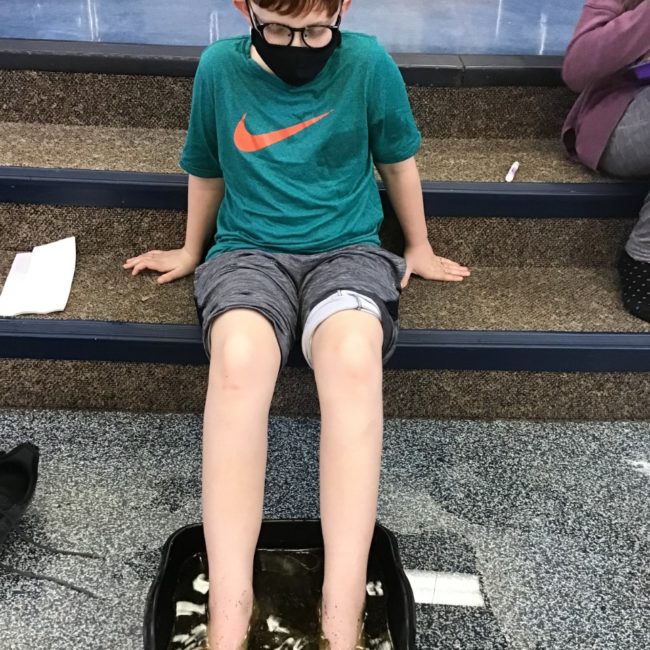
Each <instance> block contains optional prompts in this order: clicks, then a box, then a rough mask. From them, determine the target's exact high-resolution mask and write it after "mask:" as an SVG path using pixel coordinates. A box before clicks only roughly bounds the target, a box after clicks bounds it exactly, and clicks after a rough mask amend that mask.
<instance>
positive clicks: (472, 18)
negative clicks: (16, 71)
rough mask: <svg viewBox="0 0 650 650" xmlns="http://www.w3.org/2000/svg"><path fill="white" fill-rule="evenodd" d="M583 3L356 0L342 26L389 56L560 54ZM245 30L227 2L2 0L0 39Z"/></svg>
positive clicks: (169, 40)
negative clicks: (373, 39)
mask: <svg viewBox="0 0 650 650" xmlns="http://www.w3.org/2000/svg"><path fill="white" fill-rule="evenodd" d="M582 4H583V2H582V0H408V2H399V1H398V0H354V3H353V5H352V9H351V11H350V12H349V14H348V15H347V16H346V18H345V21H344V27H345V28H347V29H351V30H356V31H363V32H368V33H371V34H375V35H376V36H378V37H379V39H380V40H381V41H382V43H383V44H384V45H385V46H386V48H387V49H388V50H389V51H391V52H451V53H460V54H462V53H464V54H469V53H501V54H562V53H563V52H564V50H565V48H566V45H567V43H568V42H569V39H570V37H571V34H572V33H573V28H574V26H575V23H576V21H577V18H578V15H579V13H580V9H581V7H582ZM245 29H246V26H245V23H244V21H243V19H242V18H241V17H240V16H239V14H237V12H236V11H235V9H234V8H233V6H232V3H231V1H230V0H188V1H187V2H174V1H173V0H131V1H127V0H2V2H0V38H3V37H4V38H36V39H55V40H75V41H76V40H80V41H102V42H118V43H159V44H178V45H207V44H208V43H210V42H212V41H214V40H216V39H219V38H224V37H227V36H232V35H235V34H240V33H242V32H244V31H245Z"/></svg>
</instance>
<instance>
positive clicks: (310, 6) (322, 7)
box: [255, 0, 341, 16]
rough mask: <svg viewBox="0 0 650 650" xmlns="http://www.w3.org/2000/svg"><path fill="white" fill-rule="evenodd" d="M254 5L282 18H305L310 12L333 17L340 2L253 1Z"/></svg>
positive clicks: (334, 0) (321, 0)
mask: <svg viewBox="0 0 650 650" xmlns="http://www.w3.org/2000/svg"><path fill="white" fill-rule="evenodd" d="M255 4H256V5H257V6H258V7H261V8H262V9H267V10H268V11H276V12H277V13H279V14H281V15H282V16H305V15H306V14H308V13H311V12H312V11H326V12H327V14H328V15H330V16H333V15H334V14H335V13H336V12H337V11H338V9H339V6H340V5H341V0H255Z"/></svg>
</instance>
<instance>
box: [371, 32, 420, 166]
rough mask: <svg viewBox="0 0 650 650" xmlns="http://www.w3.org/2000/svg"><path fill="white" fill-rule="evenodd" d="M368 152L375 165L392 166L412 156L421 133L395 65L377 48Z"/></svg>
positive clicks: (372, 82) (384, 52) (372, 86)
mask: <svg viewBox="0 0 650 650" xmlns="http://www.w3.org/2000/svg"><path fill="white" fill-rule="evenodd" d="M368 122H369V129H370V149H371V152H372V157H373V159H374V162H375V163H384V164H391V163H397V162H402V161H403V160H407V159H408V158H411V157H412V156H414V155H415V154H416V153H417V151H418V149H419V148H420V142H421V137H420V132H419V131H418V127H417V125H416V123H415V119H414V118H413V112H412V111H411V105H410V103H409V99H408V95H407V94H406V86H405V84H404V80H403V79H402V75H401V73H400V71H399V68H398V67H397V64H396V63H395V61H393V59H392V58H391V57H390V55H389V54H388V52H386V50H384V48H383V47H381V46H379V45H378V46H377V53H376V55H375V62H374V69H372V70H371V73H370V87H369V92H368Z"/></svg>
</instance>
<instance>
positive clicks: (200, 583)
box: [168, 549, 393, 650]
mask: <svg viewBox="0 0 650 650" xmlns="http://www.w3.org/2000/svg"><path fill="white" fill-rule="evenodd" d="M382 578H383V576H382V575H381V570H380V568H378V567H371V569H369V575H368V583H367V585H366V620H365V645H364V647H365V648H366V650H393V642H392V639H391V635H390V630H389V628H388V609H387V597H386V594H385V591H384V586H383V584H384V583H383V582H382ZM322 584H323V550H322V549H309V550H305V551H277V550H273V551H268V550H258V551H257V553H256V554H255V565H254V578H253V589H254V592H255V599H256V601H257V607H258V609H259V615H258V616H256V617H255V621H254V622H253V627H252V629H251V632H250V640H249V644H248V648H249V650H318V636H319V632H320V630H319V624H318V603H319V600H320V595H321V586H322ZM208 589H209V581H208V565H207V558H206V555H205V553H197V554H196V555H193V556H192V557H190V558H188V559H187V560H186V561H185V562H184V563H183V565H182V566H181V569H180V572H179V580H178V583H177V585H176V589H175V592H174V607H173V611H174V616H175V617H174V625H173V630H172V635H171V640H170V643H169V646H168V650H208Z"/></svg>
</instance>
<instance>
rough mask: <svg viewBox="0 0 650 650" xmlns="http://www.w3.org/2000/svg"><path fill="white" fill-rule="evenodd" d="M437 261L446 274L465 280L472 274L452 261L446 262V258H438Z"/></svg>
mask: <svg viewBox="0 0 650 650" xmlns="http://www.w3.org/2000/svg"><path fill="white" fill-rule="evenodd" d="M438 260H439V261H440V265H441V266H442V268H443V269H444V270H445V272H446V273H451V274H453V275H460V276H462V277H465V278H466V277H469V276H470V275H471V274H472V272H471V271H470V270H469V269H468V268H467V267H466V266H462V265H461V264H458V263H457V262H454V261H453V260H448V259H447V258H446V257H439V258H438Z"/></svg>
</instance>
